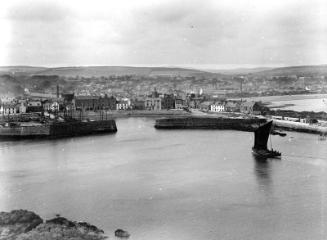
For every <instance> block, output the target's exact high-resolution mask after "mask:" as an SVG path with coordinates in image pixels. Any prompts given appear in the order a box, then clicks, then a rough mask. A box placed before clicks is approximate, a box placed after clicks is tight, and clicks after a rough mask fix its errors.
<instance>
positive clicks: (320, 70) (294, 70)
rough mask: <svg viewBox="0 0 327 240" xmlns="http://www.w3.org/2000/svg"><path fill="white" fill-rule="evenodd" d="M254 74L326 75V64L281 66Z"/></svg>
mask: <svg viewBox="0 0 327 240" xmlns="http://www.w3.org/2000/svg"><path fill="white" fill-rule="evenodd" d="M254 75H260V76H263V75H264V76H289V75H297V76H304V77H309V76H327V65H315V66H294V67H282V68H273V69H268V70H264V71H260V72H256V73H254Z"/></svg>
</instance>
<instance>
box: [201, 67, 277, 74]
mask: <svg viewBox="0 0 327 240" xmlns="http://www.w3.org/2000/svg"><path fill="white" fill-rule="evenodd" d="M271 69H273V68H268V67H258V68H233V69H206V71H208V72H213V73H221V74H227V75H246V74H249V73H257V72H262V71H266V70H271Z"/></svg>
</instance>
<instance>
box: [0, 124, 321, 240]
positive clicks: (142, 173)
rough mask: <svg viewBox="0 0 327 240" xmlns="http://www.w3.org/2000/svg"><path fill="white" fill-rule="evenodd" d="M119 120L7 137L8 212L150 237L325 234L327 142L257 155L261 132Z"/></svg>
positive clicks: (3, 155)
mask: <svg viewBox="0 0 327 240" xmlns="http://www.w3.org/2000/svg"><path fill="white" fill-rule="evenodd" d="M153 124H154V120H153V119H143V118H128V119H120V120H117V126H118V132H117V134H115V135H103V136H92V137H79V138H71V139H64V140H56V141H21V142H18V141H16V142H0V211H1V210H5V211H9V210H12V209H17V208H24V209H30V210H33V211H35V212H37V213H39V214H40V215H41V216H42V217H44V218H49V217H53V216H54V214H56V213H60V214H61V215H63V216H65V217H68V218H71V219H76V220H83V221H88V222H91V223H93V224H95V225H97V226H99V227H101V228H103V229H104V230H105V231H106V233H108V235H109V236H112V233H113V231H114V230H115V229H117V228H123V229H126V230H128V231H129V232H130V233H131V234H132V237H131V238H130V239H131V240H141V239H142V240H148V239H151V240H152V239H168V240H169V239H179V240H180V239H181V240H191V239H192V240H194V239H209V240H211V239H212V240H214V239H235V240H240V239H249V240H255V239H258V240H259V239H260V240H262V239H285V240H286V239H287V240H288V239H297V240H302V239H303V240H307V239H314V240H315V239H318V240H322V239H326V236H327V171H326V169H327V141H318V138H317V136H316V135H310V134H300V133H289V134H288V136H287V137H285V138H282V137H276V136H274V137H273V139H272V142H273V147H274V148H275V149H278V150H280V151H282V153H283V155H284V156H283V157H282V160H271V161H267V162H259V161H256V160H255V159H254V158H253V157H252V154H251V151H250V149H251V146H252V143H253V134H252V133H247V132H238V131H219V130H215V131H212V130H211V131H210V130H180V131H178V130H168V131H163V130H161V131H160V130H155V129H154V128H153Z"/></svg>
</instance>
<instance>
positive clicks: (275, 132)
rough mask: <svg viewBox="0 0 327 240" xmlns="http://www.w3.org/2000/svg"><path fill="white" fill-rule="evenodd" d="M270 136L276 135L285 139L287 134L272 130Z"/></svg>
mask: <svg viewBox="0 0 327 240" xmlns="http://www.w3.org/2000/svg"><path fill="white" fill-rule="evenodd" d="M270 134H271V135H278V136H281V137H285V136H286V135H287V134H286V133H284V132H279V131H275V130H272V131H271V133H270Z"/></svg>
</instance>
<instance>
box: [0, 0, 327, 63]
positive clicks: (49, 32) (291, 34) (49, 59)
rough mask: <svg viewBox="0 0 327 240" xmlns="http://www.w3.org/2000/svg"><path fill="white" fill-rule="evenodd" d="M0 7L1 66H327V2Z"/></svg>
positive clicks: (120, 0) (120, 1)
mask: <svg viewBox="0 0 327 240" xmlns="http://www.w3.org/2000/svg"><path fill="white" fill-rule="evenodd" d="M0 6H1V7H0V29H1V35H0V65H42V66H73V65H169V66H172V65H175V66H176V65H179V66H197V65H198V66H202V67H203V66H206V67H208V66H210V67H218V68H219V66H220V67H221V66H285V65H303V64H322V63H327V15H326V14H327V1H325V0H321V1H320V0H306V1H301V0H269V1H267V0H248V1H247V0H239V1H236V0H234V1H233V0H226V1H219V0H212V1H211V0H185V1H182V0H157V1H155V0H112V1H111V0H103V1H100V0H88V1H82V0H76V1H70V0H65V1H58V0H49V1H46V0H42V1H41V0H40V1H37V0H36V1H35V0H33V1H26V0H24V1H21V0H16V1H15V0H11V1H2V2H1V4H0Z"/></svg>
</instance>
